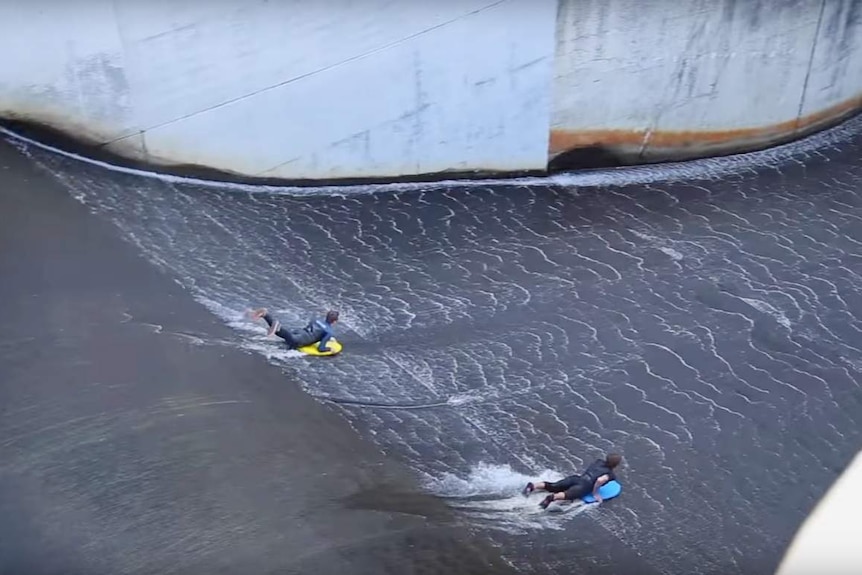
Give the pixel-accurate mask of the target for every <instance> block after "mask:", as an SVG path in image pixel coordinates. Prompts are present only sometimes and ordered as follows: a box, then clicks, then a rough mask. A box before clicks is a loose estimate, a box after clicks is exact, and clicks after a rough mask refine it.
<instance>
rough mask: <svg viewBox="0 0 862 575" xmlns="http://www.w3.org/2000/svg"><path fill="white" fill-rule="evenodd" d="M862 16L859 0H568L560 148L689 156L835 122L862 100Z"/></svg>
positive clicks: (561, 22)
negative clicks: (829, 0) (648, 0)
mask: <svg viewBox="0 0 862 575" xmlns="http://www.w3.org/2000/svg"><path fill="white" fill-rule="evenodd" d="M860 16H862V1H859V0H839V1H835V2H827V1H826V0H798V1H782V0H750V1H749V0H744V1H743V0H722V1H715V0H684V1H662V2H652V3H644V2H639V1H637V0H610V1H608V0H560V16H559V19H558V27H557V56H556V78H555V83H554V111H553V116H552V126H551V127H552V130H551V139H550V141H551V144H550V150H551V154H552V156H554V155H556V154H560V153H563V152H568V153H569V154H568V156H569V157H570V159H577V158H578V157H579V156H582V155H583V154H584V153H587V152H589V153H590V154H595V151H596V149H599V150H603V151H605V153H606V155H608V156H612V157H614V158H616V159H617V160H618V161H619V162H621V163H634V162H648V161H655V160H667V159H684V158H691V157H700V156H705V155H712V154H723V153H728V152H738V151H746V150H751V149H755V148H759V147H763V146H765V145H769V144H775V143H778V142H781V141H785V140H788V139H791V138H794V137H798V136H801V135H804V134H806V133H809V132H811V131H813V130H816V129H819V128H822V127H824V126H826V125H829V124H831V123H834V122H836V121H838V120H840V119H842V118H843V117H846V116H847V115H848V114H850V113H852V112H853V111H855V110H857V109H858V108H859V107H860V106H862V18H860ZM573 150H577V151H578V152H576V153H572V151H573ZM570 161H571V160H570Z"/></svg>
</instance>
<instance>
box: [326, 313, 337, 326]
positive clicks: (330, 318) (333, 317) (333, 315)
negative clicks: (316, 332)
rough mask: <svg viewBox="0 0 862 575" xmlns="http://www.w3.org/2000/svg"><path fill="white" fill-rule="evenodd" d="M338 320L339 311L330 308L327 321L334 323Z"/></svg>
mask: <svg viewBox="0 0 862 575" xmlns="http://www.w3.org/2000/svg"><path fill="white" fill-rule="evenodd" d="M337 321H338V312H337V311H335V310H329V311H328V312H326V323H328V324H333V323H335V322H337Z"/></svg>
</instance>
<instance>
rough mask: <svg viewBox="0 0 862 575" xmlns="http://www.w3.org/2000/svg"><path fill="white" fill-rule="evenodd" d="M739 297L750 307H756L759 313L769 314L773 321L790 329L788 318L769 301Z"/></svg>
mask: <svg viewBox="0 0 862 575" xmlns="http://www.w3.org/2000/svg"><path fill="white" fill-rule="evenodd" d="M740 299H741V300H742V301H744V302H745V303H747V304H748V305H750V306H751V307H753V308H754V309H756V310H757V311H759V312H760V313H765V314H767V315H771V316H772V317H774V318H775V321H777V322H778V323H779V324H781V325H782V326H784V327H786V328H787V329H790V326H791V324H790V320H789V319H788V318H787V316H786V315H784V312H783V311H781V310H780V309H777V308H776V307H775V306H773V305H772V304H771V303H769V302H765V301H763V300H759V299H752V298H747V297H743V298H740Z"/></svg>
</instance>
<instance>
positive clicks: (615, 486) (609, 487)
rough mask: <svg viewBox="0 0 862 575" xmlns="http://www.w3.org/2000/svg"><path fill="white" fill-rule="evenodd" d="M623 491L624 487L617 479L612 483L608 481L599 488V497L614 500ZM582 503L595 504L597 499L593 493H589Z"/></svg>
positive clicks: (582, 499)
mask: <svg viewBox="0 0 862 575" xmlns="http://www.w3.org/2000/svg"><path fill="white" fill-rule="evenodd" d="M622 491H623V486H622V485H620V484H619V482H617V480H616V479H614V480H612V481H608V482H607V483H605V484H604V485H602V486H601V487H599V495H601V496H602V499H605V500H607V499H613V498H614V497H616V496H617V495H619V494H620V493H622ZM581 501H583V502H584V503H595V502H596V498H595V497H593V494H592V493H587V494H586V495H584V496H583V497H581Z"/></svg>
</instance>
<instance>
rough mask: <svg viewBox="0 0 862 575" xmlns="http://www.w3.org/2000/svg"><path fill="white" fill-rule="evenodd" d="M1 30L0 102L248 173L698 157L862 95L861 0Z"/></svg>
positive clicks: (218, 16)
mask: <svg viewBox="0 0 862 575" xmlns="http://www.w3.org/2000/svg"><path fill="white" fill-rule="evenodd" d="M25 31H26V33H24V32H25ZM0 50H2V51H3V53H5V54H15V55H16V56H15V57H14V58H9V59H7V60H6V61H5V63H4V68H3V74H2V75H0V117H6V118H13V119H18V120H26V121H31V122H38V123H40V124H43V125H45V126H49V127H53V128H56V129H58V130H60V131H63V132H65V133H67V134H72V135H74V136H75V137H77V138H80V139H82V140H84V141H86V142H88V143H95V144H98V145H100V146H103V147H104V148H105V149H106V150H107V151H110V152H114V153H116V154H118V155H120V156H123V157H125V158H128V159H130V160H132V161H143V162H147V163H154V164H158V165H160V166H162V167H167V166H171V167H172V168H177V167H178V166H196V167H203V168H209V169H216V170H220V171H222V172H224V173H227V174H229V175H232V176H239V177H243V178H248V179H264V180H266V179H276V180H292V181H296V180H314V181H318V180H333V179H349V180H357V179H367V178H372V179H397V178H400V177H410V176H416V175H426V174H440V173H443V174H444V175H446V176H447V177H448V176H450V175H452V174H453V173H459V174H463V173H467V174H470V175H473V174H475V173H477V172H481V173H483V174H487V173H491V174H498V173H501V172H503V173H516V172H524V171H541V170H545V169H546V168H548V166H549V162H550V167H551V168H552V169H557V168H567V167H568V168H571V167H591V166H596V165H604V164H609V163H610V164H619V163H639V162H651V161H660V160H667V159H685V158H691V157H699V156H705V155H714V154H725V153H729V152H738V151H746V150H751V149H755V148H760V147H764V146H767V145H770V144H775V143H779V142H782V141H786V140H789V139H793V138H795V137H799V136H802V135H805V134H807V133H809V132H811V131H814V130H817V129H820V128H823V127H826V126H828V125H830V124H832V123H835V122H837V121H838V120H840V119H842V118H844V117H846V116H848V115H849V114H851V113H853V112H854V111H857V110H859V109H860V108H862V0H656V1H655V2H640V1H639V0H496V1H494V0H487V1H486V2H482V1H480V0H468V1H465V2H438V3H429V2H424V1H423V0H407V1H404V2H393V1H392V0H368V1H367V2H359V3H358V2H351V1H349V0H337V1H335V2H328V3H325V4H324V3H320V2H318V1H317V0H294V1H292V2H289V3H286V2H268V1H266V0H225V1H220V2H215V3H205V2H190V3H172V2H167V1H166V0H161V1H158V2H140V1H138V0H83V1H81V2H75V3H61V2H55V1H54V0H33V1H32V2H26V3H20V2H19V3H13V2H7V3H3V4H0Z"/></svg>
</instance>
